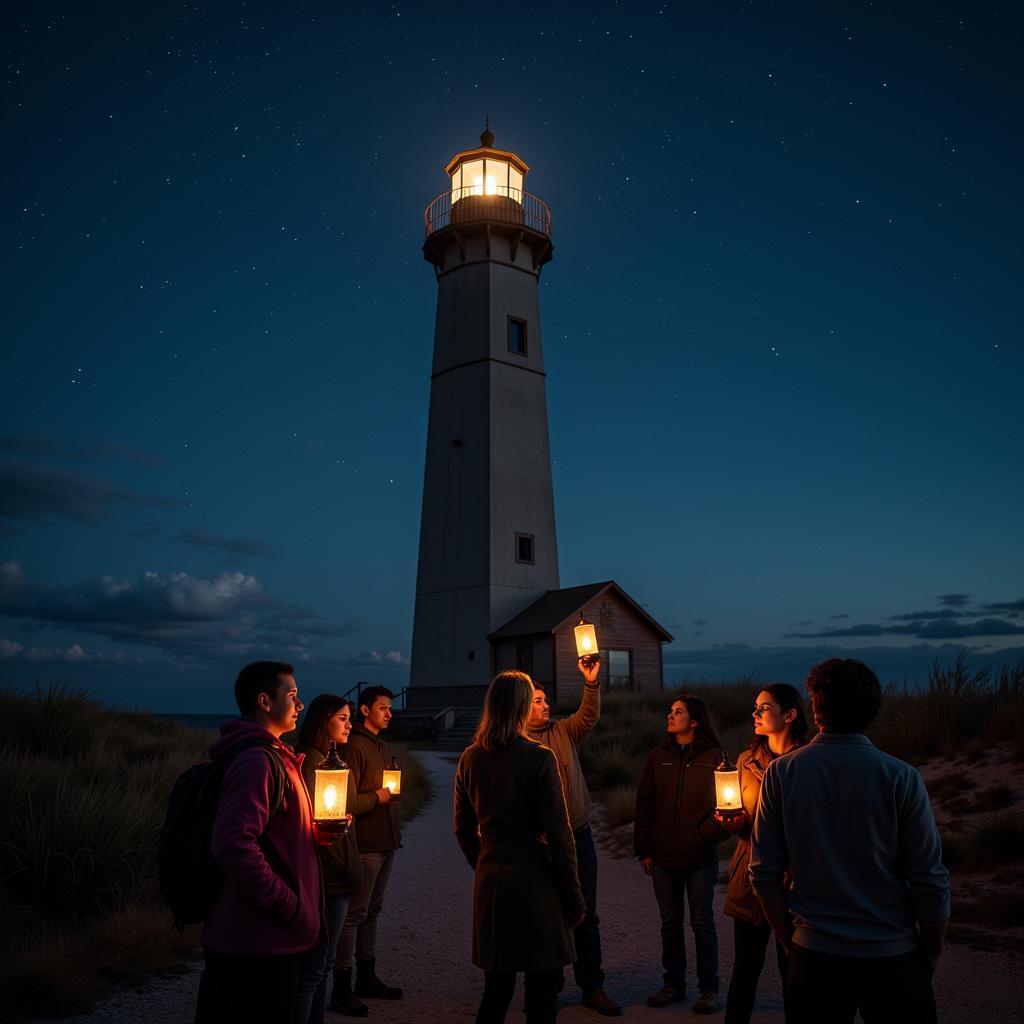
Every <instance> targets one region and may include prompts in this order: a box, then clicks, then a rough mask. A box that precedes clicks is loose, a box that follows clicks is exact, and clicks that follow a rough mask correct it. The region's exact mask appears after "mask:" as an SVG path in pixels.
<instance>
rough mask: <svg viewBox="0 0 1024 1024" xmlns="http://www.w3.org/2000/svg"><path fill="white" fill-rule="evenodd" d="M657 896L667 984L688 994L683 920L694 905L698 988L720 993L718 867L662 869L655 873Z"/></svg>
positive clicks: (655, 868)
mask: <svg viewBox="0 0 1024 1024" xmlns="http://www.w3.org/2000/svg"><path fill="white" fill-rule="evenodd" d="M651 875H652V878H653V879H654V895H655V897H656V898H657V900H658V910H659V912H660V913H661V966H662V967H663V968H664V971H665V973H664V978H665V984H666V985H671V986H672V988H674V989H678V990H679V991H680V992H685V991H686V941H685V939H684V938H683V919H684V916H685V906H686V903H689V904H690V927H691V928H692V929H693V942H694V946H695V947H696V950H697V987H698V989H699V990H700V991H701V992H717V991H718V935H717V934H716V933H715V914H714V909H713V906H712V904H713V902H714V898H715V880H716V879H717V877H718V865H717V863H714V862H712V863H711V864H708V865H707V866H706V867H702V868H692V869H691V868H662V867H658V865H657V864H655V865H654V866H653V869H652V871H651Z"/></svg>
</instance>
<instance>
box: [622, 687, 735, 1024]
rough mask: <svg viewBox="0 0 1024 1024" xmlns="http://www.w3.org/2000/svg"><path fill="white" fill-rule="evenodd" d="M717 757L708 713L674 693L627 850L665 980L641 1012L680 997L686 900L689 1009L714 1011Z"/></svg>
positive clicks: (721, 834)
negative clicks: (656, 918) (656, 920)
mask: <svg viewBox="0 0 1024 1024" xmlns="http://www.w3.org/2000/svg"><path fill="white" fill-rule="evenodd" d="M721 757H722V744H721V741H720V740H719V738H718V733H717V732H716V731H715V726H714V723H713V721H712V719H711V712H710V711H709V710H708V708H707V706H706V705H705V704H704V702H703V701H702V700H700V699H699V698H698V697H691V696H689V695H687V694H680V695H679V696H678V697H676V698H675V699H674V700H673V701H672V706H671V708H670V710H669V712H668V737H667V738H666V739H665V742H664V743H662V744H661V745H660V746H659V747H656V748H655V749H654V750H653V751H652V752H651V754H650V755H649V756H648V758H647V761H646V763H645V764H644V768H643V772H642V774H641V776H640V784H639V786H638V788H637V793H636V819H635V824H634V827H633V848H634V850H635V851H636V855H637V857H639V858H640V864H641V866H642V867H643V869H644V872H645V873H646V874H648V875H650V876H651V877H652V880H653V882H654V895H655V898H656V899H657V901H658V910H659V912H660V914H661V965H662V967H663V969H664V979H665V984H664V986H663V987H662V988H661V989H659V990H658V991H657V992H655V993H654V994H653V995H652V996H650V997H649V998H648V1000H647V1003H648V1005H649V1006H655V1007H661V1006H668V1005H669V1003H676V1002H679V1001H681V1000H683V999H685V998H686V944H685V941H684V938H683V918H684V906H685V904H686V903H687V902H688V903H689V904H690V927H691V928H692V929H693V937H694V945H695V947H696V951H697V987H698V990H699V992H700V996H699V998H698V999H697V1001H696V1002H695V1003H694V1004H693V1011H694V1013H715V1012H717V1011H718V1008H719V1001H718V936H717V934H716V932H715V915H714V909H713V906H712V904H713V900H714V895H715V879H716V877H717V875H718V852H717V849H716V846H717V844H718V843H720V842H722V840H724V839H726V838H728V833H727V832H726V831H725V830H724V829H723V828H722V826H721V825H720V824H719V823H718V822H717V821H716V820H715V768H716V767H717V766H718V764H719V763H720V761H721Z"/></svg>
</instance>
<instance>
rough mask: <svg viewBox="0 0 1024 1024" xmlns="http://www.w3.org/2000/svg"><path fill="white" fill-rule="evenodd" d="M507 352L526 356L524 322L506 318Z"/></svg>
mask: <svg viewBox="0 0 1024 1024" xmlns="http://www.w3.org/2000/svg"><path fill="white" fill-rule="evenodd" d="M508 350H509V352H514V353H515V354H516V355H517V356H525V355H526V321H525V320H519V319H517V318H516V317H514V316H510V317H509V318H508Z"/></svg>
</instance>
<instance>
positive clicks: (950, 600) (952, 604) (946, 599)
mask: <svg viewBox="0 0 1024 1024" xmlns="http://www.w3.org/2000/svg"><path fill="white" fill-rule="evenodd" d="M970 599H971V595H970V594H938V595H937V596H936V598H935V600H936V601H938V602H939V604H940V605H942V607H943V608H963V607H964V606H965V605H966V604H967V602H968V601H969V600H970Z"/></svg>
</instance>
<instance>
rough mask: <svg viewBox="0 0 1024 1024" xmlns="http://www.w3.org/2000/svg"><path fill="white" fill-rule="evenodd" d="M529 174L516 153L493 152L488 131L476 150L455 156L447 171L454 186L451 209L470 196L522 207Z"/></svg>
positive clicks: (492, 141)
mask: <svg viewBox="0 0 1024 1024" xmlns="http://www.w3.org/2000/svg"><path fill="white" fill-rule="evenodd" d="M528 170H529V167H527V166H526V164H525V163H523V161H522V160H520V159H519V157H517V156H516V155H515V153H510V152H508V151H507V150H503V149H495V148H494V133H493V132H492V131H491V130H490V128H489V127H488V128H487V129H486V130H485V131H484V132H483V134H481V136H480V145H479V147H478V148H477V149H467V150H463V152H461V153H456V154H455V156H453V157H452V158H451V160H450V161H449V162H448V166H447V167H445V173H446V174H447V175H448V176H449V178H450V179H451V183H452V188H451V202H452V206H455V204H456V203H458V202H461V201H462V200H463V199H467V198H469V197H471V196H495V197H498V198H501V199H510V200H512V201H513V202H515V203H520V204H521V203H522V201H523V178H524V177H525V176H526V172H527V171H528Z"/></svg>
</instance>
